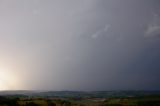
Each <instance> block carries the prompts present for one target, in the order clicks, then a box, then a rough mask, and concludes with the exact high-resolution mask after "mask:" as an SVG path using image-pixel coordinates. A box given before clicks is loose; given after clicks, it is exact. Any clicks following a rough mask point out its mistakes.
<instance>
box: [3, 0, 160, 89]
mask: <svg viewBox="0 0 160 106" xmlns="http://www.w3.org/2000/svg"><path fill="white" fill-rule="evenodd" d="M159 5H160V2H159V1H158V0H152V1H149V0H141V1H138V0H118V1H116V0H106V1H105V0H70V1H61V0H53V1H52V0H37V1H36V0H35V1H27V0H26V1H25V0H24V1H18V0H17V1H1V8H0V12H1V14H0V15H1V16H0V17H1V18H0V22H1V25H0V28H1V31H0V42H1V43H0V44H1V46H0V49H1V50H2V52H1V53H0V56H1V57H2V58H3V60H5V61H7V62H10V63H11V64H14V65H15V66H17V67H16V68H14V69H15V72H16V71H17V72H18V73H20V76H21V77H22V78H21V80H22V82H23V83H24V86H23V87H22V88H23V89H50V90H110V89H160V85H159V78H158V77H159V75H160V72H159V69H160V56H159V54H160V50H159V49H160V48H159V46H158V45H159V41H160V39H159V37H154V36H159V34H160V33H159V29H160V28H159V26H160V24H159V19H160V13H159V10H160V8H159ZM155 14H156V16H155ZM155 17H156V18H155ZM148 36H150V37H148ZM152 36H153V37H152ZM28 78H29V79H28Z"/></svg>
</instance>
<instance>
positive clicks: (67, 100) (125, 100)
mask: <svg viewBox="0 0 160 106" xmlns="http://www.w3.org/2000/svg"><path fill="white" fill-rule="evenodd" d="M63 93H64V92H63ZM63 93H62V94H63ZM67 95H68V94H67V93H64V94H63V96H61V97H60V96H44V95H43V96H42V95H41V96H37V95H32V96H28V95H27V96H26V95H3V96H0V106H160V95H159V94H158V95H143V96H139V95H135V96H123V95H119V96H115V95H113V96H107V97H102V96H100V95H98V94H97V95H98V96H97V97H96V96H93V95H90V96H88V95H87V94H82V95H76V94H74V93H72V96H69V95H68V96H67ZM103 95H104V94H103Z"/></svg>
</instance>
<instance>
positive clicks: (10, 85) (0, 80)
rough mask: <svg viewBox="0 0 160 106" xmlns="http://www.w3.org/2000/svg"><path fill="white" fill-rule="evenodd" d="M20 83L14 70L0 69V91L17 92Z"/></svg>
mask: <svg viewBox="0 0 160 106" xmlns="http://www.w3.org/2000/svg"><path fill="white" fill-rule="evenodd" d="M19 85H20V83H19V80H18V77H17V76H16V73H15V74H14V73H13V72H12V70H8V69H4V68H0V90H16V89H17V88H18V87H19Z"/></svg>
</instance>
